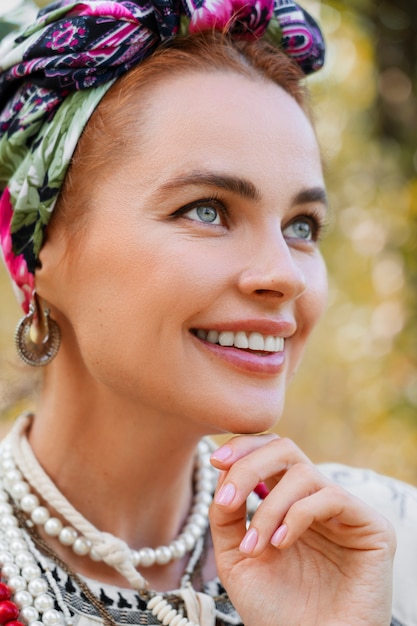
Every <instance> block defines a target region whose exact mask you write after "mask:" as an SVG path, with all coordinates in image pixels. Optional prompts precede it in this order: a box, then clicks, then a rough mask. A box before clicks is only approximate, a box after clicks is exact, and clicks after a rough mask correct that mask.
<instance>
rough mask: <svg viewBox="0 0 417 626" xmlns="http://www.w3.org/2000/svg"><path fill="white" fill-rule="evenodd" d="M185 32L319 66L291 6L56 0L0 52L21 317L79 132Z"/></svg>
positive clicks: (307, 29) (3, 200) (306, 68)
mask: <svg viewBox="0 0 417 626" xmlns="http://www.w3.org/2000/svg"><path fill="white" fill-rule="evenodd" d="M184 18H186V19H187V21H188V32H190V33H195V32H199V31H202V30H205V29H213V28H214V29H216V30H224V29H226V28H227V30H228V32H229V33H230V34H231V35H233V36H236V37H243V38H250V39H255V38H259V37H261V36H262V35H264V34H266V36H269V38H270V39H271V40H272V41H273V42H274V43H275V44H276V45H277V46H281V47H282V48H283V49H284V50H285V51H286V53H287V54H288V55H289V56H291V57H293V58H294V59H295V60H296V61H297V62H298V64H299V65H300V66H301V68H302V70H303V72H304V73H305V74H309V73H311V72H314V71H316V70H317V69H319V68H320V67H321V66H322V65H323V62H324V51H325V47H324V41H323V37H322V34H321V31H320V29H319V27H318V25H317V24H316V22H315V21H314V20H313V18H312V17H311V16H310V15H309V14H308V13H307V12H306V11H304V10H303V9H302V8H301V7H299V6H298V5H297V4H295V3H294V2H292V1H291V0H275V1H274V0H60V1H58V2H55V3H53V4H51V5H49V6H47V7H46V8H44V9H43V10H41V11H40V12H39V14H38V16H37V18H36V20H35V21H34V23H33V24H31V25H30V26H29V27H28V28H26V29H25V30H23V32H20V33H17V34H14V35H13V36H10V35H9V36H8V37H7V38H6V39H5V41H4V42H3V44H2V46H0V192H1V194H2V195H1V197H0V245H1V248H2V252H3V257H4V261H5V264H6V267H7V269H8V272H9V274H10V277H11V279H12V282H13V283H14V286H15V287H16V288H17V294H18V296H19V299H20V301H21V303H22V306H23V309H24V310H25V312H27V311H28V308H29V303H30V299H31V296H32V292H33V288H34V272H35V269H36V264H37V258H38V254H39V251H40V249H41V247H42V242H43V235H44V230H45V228H46V226H47V224H48V222H49V219H50V217H51V214H52V211H53V210H54V206H55V204H56V200H57V197H58V195H59V191H60V189H61V186H62V183H63V181H64V177H65V173H66V171H67V168H68V165H69V163H70V160H71V157H72V155H73V152H74V150H75V147H76V145H77V142H78V140H79V138H80V136H81V133H82V131H83V128H84V126H85V124H86V123H87V121H88V119H89V118H90V116H91V114H92V113H93V111H94V109H95V108H96V106H97V105H98V103H99V102H100V100H101V98H102V97H103V95H104V94H105V93H106V91H107V90H108V89H109V88H110V87H111V85H112V84H113V83H114V81H115V80H116V79H117V78H118V77H120V76H122V75H123V74H124V73H125V72H127V71H128V70H129V69H130V68H132V67H133V66H135V65H137V64H139V63H140V62H141V61H142V60H143V59H145V58H146V57H148V56H149V55H151V54H152V52H153V51H154V50H155V49H156V48H157V47H158V46H159V45H160V44H161V42H163V41H165V40H167V39H170V38H172V37H175V36H176V35H177V34H178V33H179V30H180V24H181V23H182V21H183V20H184Z"/></svg>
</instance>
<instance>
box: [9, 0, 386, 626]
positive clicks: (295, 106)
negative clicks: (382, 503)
mask: <svg viewBox="0 0 417 626" xmlns="http://www.w3.org/2000/svg"><path fill="white" fill-rule="evenodd" d="M180 13H182V14H183V17H182V19H183V21H184V20H185V17H187V19H188V33H187V34H184V35H182V36H179V35H178V32H177V31H178V30H179V20H180ZM185 21H186V20H185ZM185 21H184V23H185ZM183 26H184V24H183ZM267 27H268V32H267V35H268V37H269V38H272V41H275V43H276V41H277V37H278V40H280V39H282V43H283V45H284V48H286V50H287V52H285V51H284V50H283V49H282V48H278V47H276V45H273V44H272V43H271V42H268V41H267V40H266V38H262V37H261V36H262V35H263V33H264V32H265V31H266V29H267ZM174 35H175V36H174ZM161 40H165V41H164V42H162V41H161ZM63 42H64V43H65V45H63ZM19 55H21V56H20V57H19ZM322 56H323V48H322V40H321V35H320V31H319V29H318V27H317V25H316V24H315V23H314V21H313V20H312V18H311V17H310V16H309V15H307V14H306V13H304V12H303V11H302V10H301V9H300V8H299V7H298V6H297V5H295V4H292V3H291V2H282V3H280V2H278V3H276V4H275V5H274V6H273V5H272V4H271V5H270V4H268V3H254V4H253V5H251V6H248V5H246V4H242V5H240V4H239V3H234V4H233V6H232V5H230V6H229V4H227V3H224V4H223V3H221V2H220V3H217V4H204V3H202V5H201V6H200V4H199V5H198V6H193V5H191V4H184V5H181V7H179V6H177V5H176V4H175V5H174V4H173V5H172V6H171V5H170V4H169V3H164V4H163V5H160V4H158V3H156V2H155V4H153V5H151V4H149V5H146V6H142V5H141V4H140V3H132V2H124V1H121V2H107V1H106V2H104V1H101V0H87V1H84V2H82V3H78V2H77V1H74V2H72V3H68V2H62V3H59V2H58V3H55V4H54V5H51V6H50V7H49V8H47V9H45V10H44V11H43V12H41V14H40V16H39V18H38V20H37V21H36V22H35V24H34V25H32V26H31V27H29V29H28V30H27V31H26V32H25V33H23V34H20V35H19V36H16V37H15V38H14V39H12V40H9V41H7V42H6V45H5V48H4V54H3V55H2V57H1V58H2V59H3V60H2V70H3V72H2V74H1V75H0V93H1V94H2V96H3V95H4V97H5V99H4V101H6V96H7V104H6V106H5V108H4V110H3V112H2V113H1V118H0V122H1V126H0V128H1V132H2V133H3V134H2V137H1V139H0V142H1V143H0V155H1V157H0V180H1V181H2V186H3V194H2V197H1V204H0V216H1V220H0V239H1V243H2V248H3V253H4V257H5V261H6V264H7V266H8V269H9V272H10V275H11V278H12V279H13V280H14V282H15V284H16V286H17V288H18V290H19V291H20V294H21V296H22V303H23V307H24V309H25V312H26V315H25V317H24V318H23V320H22V322H21V323H20V326H19V330H18V335H17V346H18V350H19V353H20V354H21V356H22V357H23V358H24V360H25V361H26V362H27V363H29V364H31V365H35V366H36V365H45V369H44V376H43V384H42V391H41V394H40V397H39V402H38V406H37V410H36V415H35V416H34V415H30V416H23V417H21V418H20V419H18V420H17V422H16V426H15V427H14V429H13V430H12V432H11V434H10V435H9V436H8V437H7V438H6V440H5V441H4V442H3V443H2V445H1V448H0V468H1V471H2V473H3V483H2V485H3V486H2V489H3V490H2V491H1V499H2V504H1V507H0V508H1V511H0V530H1V533H2V544H1V549H2V550H3V552H1V551H0V564H1V565H2V576H3V579H4V580H5V581H6V582H7V586H3V587H4V589H3V587H1V588H0V594H3V595H2V596H1V598H0V612H1V611H2V610H3V608H4V606H3V604H2V603H3V602H9V600H8V597H9V594H10V593H13V594H14V595H13V602H12V603H10V602H9V604H8V605H7V606H8V610H9V609H10V616H11V617H10V619H7V620H6V621H11V620H14V619H16V617H17V616H18V614H19V609H20V619H21V620H22V621H23V622H25V623H29V624H30V625H32V626H39V625H40V621H41V622H42V623H43V624H44V626H55V624H58V623H64V622H65V623H66V624H68V625H69V624H70V623H73V624H80V625H81V626H83V625H84V624H87V623H90V622H91V623H96V622H97V621H101V622H104V623H105V624H112V625H114V624H115V623H135V624H164V625H165V626H193V625H195V624H199V626H224V625H226V624H235V625H241V624H245V626H258V625H259V624H262V625H263V626H281V625H282V626H292V625H294V626H296V625H297V626H299V625H301V624H303V625H310V624H311V625H314V624H317V623H320V624H324V625H328V626H330V625H331V626H335V625H336V624H337V625H340V626H342V625H344V624H346V625H347V624H350V625H352V624H355V625H356V624H358V625H359V624H367V625H368V626H372V625H375V626H381V625H383V624H387V625H388V624H390V619H391V578H392V559H393V552H394V543H395V541H394V533H393V530H392V528H391V526H390V525H389V524H388V522H386V521H385V519H384V518H383V517H381V516H380V515H379V514H377V513H376V512H374V511H373V510H372V509H371V508H368V506H366V505H365V504H364V503H363V502H361V501H360V500H357V499H356V498H354V497H353V496H352V495H350V494H348V493H347V492H345V491H344V490H343V489H341V488H340V487H338V486H336V485H335V484H334V483H332V482H331V481H330V480H328V479H327V478H325V476H324V475H323V474H321V473H320V472H319V471H318V470H317V469H316V468H315V467H314V465H313V464H312V463H311V462H310V460H309V459H308V458H307V457H306V456H305V455H304V454H303V452H301V450H300V449H299V448H297V446H296V445H295V444H294V443H292V442H291V441H289V440H286V439H280V438H278V437H277V436H276V435H271V434H262V435H257V434H256V433H261V432H263V431H266V430H268V429H269V428H270V427H271V426H272V425H273V424H274V423H275V422H276V420H277V418H278V417H279V416H280V414H281V412H282V409H283V404H284V400H285V392H286V388H287V385H288V382H289V380H290V379H291V377H292V376H293V374H294V372H295V371H296V369H297V367H298V364H299V362H300V359H301V357H302V354H303V350H304V348H305V344H306V341H307V339H308V337H309V335H310V333H311V331H312V330H313V328H314V326H315V325H316V323H317V321H318V319H319V318H320V316H321V314H322V312H323V310H324V307H325V302H326V291H327V281H326V270H325V266H324V263H323V260H322V257H321V254H320V251H319V240H320V235H321V232H322V229H323V226H324V225H325V223H326V219H327V202H326V193H325V186H324V181H323V175H322V169H321V159H320V151H319V148H318V145H317V140H316V136H315V133H314V129H313V126H312V123H311V117H310V114H309V110H308V105H307V95H306V93H305V90H304V87H303V73H302V71H301V70H300V68H299V67H298V65H297V63H296V61H297V62H298V64H299V65H300V66H301V68H302V69H303V70H304V72H309V71H311V70H313V69H317V68H318V67H319V66H320V65H321V63H322ZM18 57H19V58H18ZM291 57H292V58H291ZM294 59H295V61H294ZM74 68H75V69H74ZM35 288H36V289H35ZM219 433H232V434H239V435H240V436H237V437H234V438H232V439H231V440H230V441H229V442H228V443H227V444H224V445H223V446H221V447H220V448H218V449H217V450H214V449H213V447H212V445H211V444H210V443H209V442H208V441H207V440H205V439H204V437H205V436H207V435H211V434H219ZM63 461H65V462H63ZM215 483H217V486H216V485H215ZM256 493H262V496H263V501H261V500H260V499H259V497H258V496H256V495H255V494H256ZM209 507H210V524H209V520H208V512H209ZM148 546H152V547H148ZM5 551H6V554H8V555H10V556H6V557H5V556H4V554H5ZM145 576H146V579H145ZM25 594H26V595H25ZM3 597H4V600H3V599H2V598H3ZM9 605H10V606H9ZM2 607H3V608H2ZM13 607H14V608H13ZM8 615H9V614H8ZM392 623H397V622H395V620H393V622H392ZM15 625H16V622H14V626H15Z"/></svg>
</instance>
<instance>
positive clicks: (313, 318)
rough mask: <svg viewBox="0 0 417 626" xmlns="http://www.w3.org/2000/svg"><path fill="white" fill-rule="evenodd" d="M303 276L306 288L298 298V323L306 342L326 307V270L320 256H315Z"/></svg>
mask: <svg viewBox="0 0 417 626" xmlns="http://www.w3.org/2000/svg"><path fill="white" fill-rule="evenodd" d="M304 276H305V280H306V285H307V287H306V290H305V292H304V293H303V294H302V296H301V297H300V298H299V302H298V308H299V311H298V323H299V327H300V330H301V333H302V335H303V337H304V339H305V340H307V338H308V336H309V335H310V333H311V331H312V330H313V329H314V327H315V326H316V324H317V323H318V322H319V320H320V318H321V317H322V315H323V313H324V312H325V310H326V307H327V296H328V282H327V270H326V266H325V263H324V261H323V259H322V257H321V255H318V256H317V258H316V260H315V263H312V264H309V266H308V268H307V270H306V271H305V273H304Z"/></svg>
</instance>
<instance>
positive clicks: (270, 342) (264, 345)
mask: <svg viewBox="0 0 417 626" xmlns="http://www.w3.org/2000/svg"><path fill="white" fill-rule="evenodd" d="M194 333H195V334H196V335H197V337H198V338H199V339H203V340H204V341H208V342H209V343H214V344H217V345H220V346H222V347H230V348H232V347H233V348H239V349H240V350H254V351H256V352H282V351H283V350H284V338H283V337H278V336H276V335H262V334H261V333H257V332H250V333H246V332H244V331H241V330H239V331H237V332H233V331H230V330H223V331H220V332H219V331H217V330H203V329H198V330H195V331H194Z"/></svg>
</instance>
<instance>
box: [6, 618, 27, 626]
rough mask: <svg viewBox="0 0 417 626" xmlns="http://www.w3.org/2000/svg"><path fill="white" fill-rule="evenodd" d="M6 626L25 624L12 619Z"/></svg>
mask: <svg viewBox="0 0 417 626" xmlns="http://www.w3.org/2000/svg"><path fill="white" fill-rule="evenodd" d="M7 626H25V624H22V622H18V621H17V619H13V620H11V622H7Z"/></svg>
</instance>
